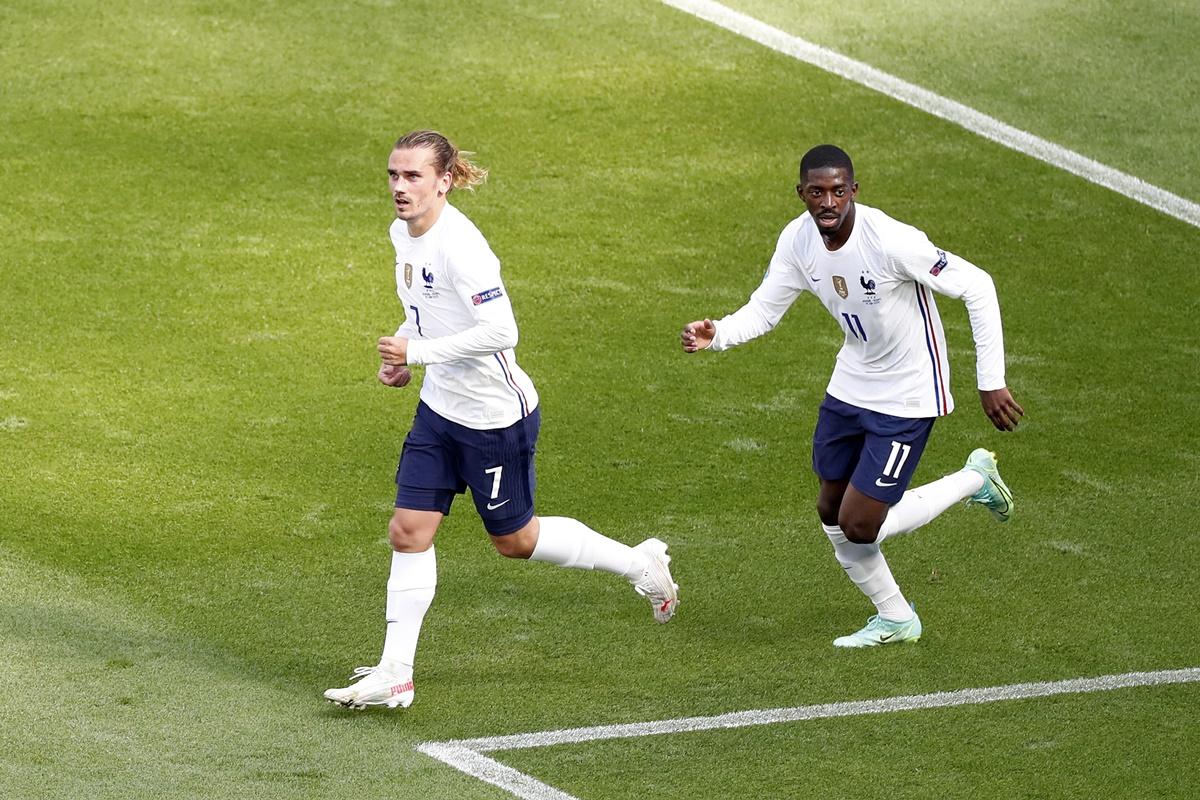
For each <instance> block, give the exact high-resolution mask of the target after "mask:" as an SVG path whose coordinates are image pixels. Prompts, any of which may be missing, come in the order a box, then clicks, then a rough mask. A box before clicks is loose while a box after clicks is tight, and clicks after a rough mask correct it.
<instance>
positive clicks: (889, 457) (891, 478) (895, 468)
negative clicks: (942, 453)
mask: <svg viewBox="0 0 1200 800" xmlns="http://www.w3.org/2000/svg"><path fill="white" fill-rule="evenodd" d="M933 422H934V418H921V419H913V418H908V417H893V416H890V415H888V414H878V413H875V412H865V415H864V424H865V426H866V427H867V429H868V430H867V435H866V437H865V438H864V440H863V446H862V450H861V452H860V454H859V459H858V465H857V466H856V467H855V468H854V474H853V476H851V478H850V485H851V486H853V487H854V488H855V489H857V490H858V491H859V492H861V493H862V494H863V495H866V496H867V497H870V498H874V499H875V500H878V501H880V502H881V503H885V504H887V505H889V506H890V505H895V504H896V503H898V502H899V501H900V498H901V497H903V496H904V492H905V491H906V490H907V489H908V485H909V483H910V482H911V481H912V477H913V474H914V473H915V472H916V471H917V464H918V463H919V462H920V460H921V454H922V453H924V452H925V445H926V443H927V442H928V441H929V434H930V433H931V432H932V431H933Z"/></svg>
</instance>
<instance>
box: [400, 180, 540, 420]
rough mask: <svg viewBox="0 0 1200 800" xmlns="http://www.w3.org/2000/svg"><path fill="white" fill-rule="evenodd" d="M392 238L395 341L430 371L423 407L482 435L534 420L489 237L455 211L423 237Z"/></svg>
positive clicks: (404, 231)
mask: <svg viewBox="0 0 1200 800" xmlns="http://www.w3.org/2000/svg"><path fill="white" fill-rule="evenodd" d="M389 233H390V234H391V238H392V244H393V245H394V246H395V248H396V293H397V294H398V295H399V296H400V302H401V303H403V305H404V315H405V316H404V324H402V325H401V326H400V328H399V330H397V331H396V335H397V336H405V337H407V338H408V340H409V343H408V363H410V364H425V365H426V369H425V380H424V381H423V382H422V384H421V400H423V401H424V402H425V404H426V405H427V406H429V407H430V408H431V409H432V410H433V411H435V412H436V413H438V414H440V415H441V416H443V417H445V418H446V419H448V420H451V421H452V422H457V423H458V424H460V425H465V426H467V427H468V428H475V429H477V430H488V429H493V428H505V427H508V426H509V425H512V424H513V423H514V422H516V421H517V420H519V419H521V418H522V417H525V416H527V415H529V414H530V413H532V412H533V410H534V408H536V407H537V403H538V395H537V391H536V390H535V389H534V387H533V381H531V380H530V379H529V376H528V375H526V374H525V372H524V371H523V370H522V369H521V368H520V367H519V366H517V357H516V353H515V352H514V351H513V348H514V347H516V344H517V322H516V319H515V318H514V316H513V309H512V303H511V301H510V300H509V298H508V292H507V290H506V289H505V288H504V282H503V281H502V280H501V279H500V260H499V259H497V258H496V256H495V254H494V253H492V249H491V248H490V247H489V246H488V243H487V240H486V239H484V238H483V234H482V233H480V232H479V229H478V228H476V227H475V225H474V223H472V222H471V220H469V219H467V217H466V215H464V214H463V213H462V212H461V211H459V210H458V209H457V208H455V207H454V206H452V205H450V204H449V203H447V204H446V205H445V207H444V208H443V209H442V213H441V215H440V216H439V217H438V220H437V222H435V223H434V225H433V227H432V228H430V229H429V230H428V231H426V232H425V233H424V234H422V235H421V236H419V237H416V238H414V237H412V236H410V235H409V233H408V225H407V224H406V223H405V222H403V221H402V220H399V219H397V220H395V221H393V222H392V226H391V229H390V230H389Z"/></svg>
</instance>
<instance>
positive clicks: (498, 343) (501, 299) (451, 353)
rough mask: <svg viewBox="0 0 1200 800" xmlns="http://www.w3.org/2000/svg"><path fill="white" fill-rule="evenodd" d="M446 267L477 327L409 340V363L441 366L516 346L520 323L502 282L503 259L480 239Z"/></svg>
mask: <svg viewBox="0 0 1200 800" xmlns="http://www.w3.org/2000/svg"><path fill="white" fill-rule="evenodd" d="M447 266H448V267H449V272H450V276H451V284H452V286H453V287H454V292H455V294H456V295H458V299H459V300H460V301H461V302H462V303H463V306H464V307H465V308H466V309H467V310H468V313H469V314H470V316H471V319H472V321H473V323H474V324H473V325H471V327H469V328H467V329H466V330H463V331H459V332H458V333H454V334H451V335H449V336H439V337H437V338H433V339H409V343H408V363H410V364H442V363H446V362H449V361H458V360H460V359H464V358H480V357H486V356H490V355H492V354H494V353H499V352H501V351H504V350H509V349H511V348H513V347H516V345H517V320H516V317H515V316H513V309H512V302H511V301H510V300H509V298H508V291H507V290H506V289H505V288H504V282H503V281H502V280H501V279H500V260H499V259H498V258H496V256H495V254H494V253H492V250H491V248H490V247H488V246H487V243H486V242H484V241H483V240H482V238H481V239H480V241H479V242H478V243H476V245H475V246H473V247H469V248H463V249H462V250H461V251H460V252H458V253H457V254H456V255H455V257H454V259H453V260H450V261H448V262H447ZM405 324H407V321H406V323H405ZM401 327H402V328H403V326H401Z"/></svg>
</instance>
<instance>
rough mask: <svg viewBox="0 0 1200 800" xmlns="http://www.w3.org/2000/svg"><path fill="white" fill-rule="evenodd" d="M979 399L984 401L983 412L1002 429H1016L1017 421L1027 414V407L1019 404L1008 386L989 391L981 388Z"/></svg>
mask: <svg viewBox="0 0 1200 800" xmlns="http://www.w3.org/2000/svg"><path fill="white" fill-rule="evenodd" d="M979 401H980V402H981V403H983V413H985V414H987V418H988V419H990V420H991V421H992V424H993V425H995V426H996V428H997V429H999V430H1002V431H1015V430H1016V429H1017V423H1019V422H1020V421H1021V417H1023V416H1025V409H1023V408H1021V406H1020V405H1018V404H1017V401H1016V400H1014V399H1013V396H1012V393H1011V392H1009V391H1008V388H1007V387H1006V388H1004V389H993V390H991V391H987V392H985V391H984V390H982V389H980V390H979Z"/></svg>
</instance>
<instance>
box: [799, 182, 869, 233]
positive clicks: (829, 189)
mask: <svg viewBox="0 0 1200 800" xmlns="http://www.w3.org/2000/svg"><path fill="white" fill-rule="evenodd" d="M796 191H797V192H798V193H799V194H800V199H801V200H803V201H804V205H806V206H808V213H809V214H812V218H813V221H815V222H816V223H817V228H818V229H819V230H820V231H821V234H822V235H823V236H832V235H834V234H836V233H837V232H838V231H839V230H841V227H842V224H843V223H844V222H845V221H846V217H847V216H848V215H849V214H850V211H851V209H852V208H854V196H855V195H856V194H858V184H857V183H855V182H854V178H853V176H852V175H851V174H850V170H848V169H846V168H845V167H821V168H820V169H811V170H809V171H808V172H805V173H804V174H803V175H801V176H800V184H799V185H798V186H797V187H796Z"/></svg>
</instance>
